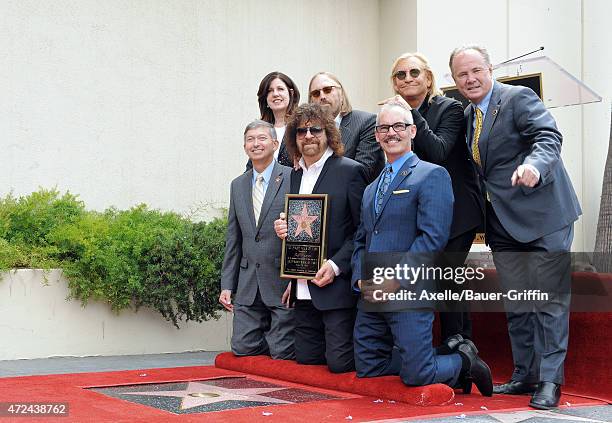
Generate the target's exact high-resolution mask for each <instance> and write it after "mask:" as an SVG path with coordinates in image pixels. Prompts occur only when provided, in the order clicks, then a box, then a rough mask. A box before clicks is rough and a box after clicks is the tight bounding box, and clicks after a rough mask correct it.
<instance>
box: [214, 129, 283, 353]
mask: <svg viewBox="0 0 612 423" xmlns="http://www.w3.org/2000/svg"><path fill="white" fill-rule="evenodd" d="M277 148H278V140H277V139H276V131H275V130H274V126H272V124H270V123H268V122H265V121H262V120H256V121H253V122H251V123H250V124H248V125H247V127H246V128H245V130H244V151H245V152H246V154H247V156H249V159H250V160H251V162H252V163H253V168H252V169H249V170H248V171H246V172H245V173H243V174H242V175H240V176H239V177H237V178H236V179H234V180H233V181H232V184H231V190H230V207H229V217H228V226H227V236H226V243H225V257H224V259H223V269H222V273H221V295H220V296H219V302H220V303H221V304H223V307H225V308H226V309H227V310H228V311H233V312H234V320H233V335H232V352H233V353H234V354H236V355H238V356H241V355H261V354H266V355H267V354H269V355H270V356H271V357H272V358H277V359H284V360H289V359H293V358H294V357H295V355H294V348H293V328H294V324H293V310H291V309H288V308H286V307H285V306H284V305H283V304H282V303H281V297H282V294H283V292H285V289H286V288H287V283H288V282H287V281H286V280H283V279H281V278H280V277H279V275H280V255H281V240H280V239H279V238H278V237H277V236H276V233H275V232H274V219H275V216H278V215H279V213H280V212H282V211H283V210H284V204H285V194H287V193H288V192H289V182H290V177H291V169H290V168H288V167H286V166H282V165H280V164H278V163H277V162H276V160H274V151H275V150H276V149H277ZM232 295H233V296H234V300H235V304H232V299H231V298H232Z"/></svg>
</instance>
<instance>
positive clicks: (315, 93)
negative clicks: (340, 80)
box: [310, 85, 340, 98]
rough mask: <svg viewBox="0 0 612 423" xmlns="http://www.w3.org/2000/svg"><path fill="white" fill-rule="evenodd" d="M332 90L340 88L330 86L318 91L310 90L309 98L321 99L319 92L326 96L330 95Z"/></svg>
mask: <svg viewBox="0 0 612 423" xmlns="http://www.w3.org/2000/svg"><path fill="white" fill-rule="evenodd" d="M334 88H340V87H336V86H335V85H330V86H328V87H323V88H321V89H320V90H312V91H311V92H310V96H311V97H313V98H319V97H321V91H323V94H325V95H327V94H329V93H331V92H332V90H333V89H334Z"/></svg>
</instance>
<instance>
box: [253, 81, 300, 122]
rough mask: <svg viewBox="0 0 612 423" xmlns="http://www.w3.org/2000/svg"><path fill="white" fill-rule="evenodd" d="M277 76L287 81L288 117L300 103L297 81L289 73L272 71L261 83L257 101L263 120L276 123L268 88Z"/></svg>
mask: <svg viewBox="0 0 612 423" xmlns="http://www.w3.org/2000/svg"><path fill="white" fill-rule="evenodd" d="M276 78H278V79H280V80H281V81H283V82H284V83H285V85H286V86H287V89H288V90H289V105H288V106H287V115H286V116H287V118H288V117H289V116H291V114H292V113H293V111H294V110H295V108H296V107H297V106H298V104H300V90H298V88H297V86H296V85H295V82H293V80H292V79H291V78H289V77H288V76H287V75H285V74H284V73H282V72H277V71H275V72H270V73H269V74H267V75H266V76H264V78H263V79H262V80H261V82H260V83H259V89H258V90H257V102H258V103H259V112H260V113H261V120H265V121H266V122H270V123H271V124H273V125H274V113H272V110H271V109H270V108H269V107H268V90H269V89H270V85H272V81H274V80H275V79H276Z"/></svg>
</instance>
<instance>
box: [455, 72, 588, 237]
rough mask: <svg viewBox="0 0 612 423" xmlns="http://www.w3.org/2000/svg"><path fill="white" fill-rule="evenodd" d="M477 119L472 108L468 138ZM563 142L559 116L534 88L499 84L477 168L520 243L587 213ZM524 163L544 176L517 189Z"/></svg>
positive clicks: (500, 215)
mask: <svg viewBox="0 0 612 423" xmlns="http://www.w3.org/2000/svg"><path fill="white" fill-rule="evenodd" d="M473 116H474V106H473V105H470V106H468V107H467V108H466V109H465V118H466V121H467V128H468V131H467V132H468V140H471V139H472V132H473V129H472V120H473ZM562 139H563V137H562V135H561V133H560V132H559V130H558V129H557V125H556V123H555V120H554V118H553V117H552V115H551V114H550V113H549V112H548V110H546V107H545V106H544V104H543V103H542V101H541V100H540V98H539V97H538V96H537V95H536V94H535V93H534V92H533V91H532V90H531V89H529V88H525V87H520V86H511V85H506V84H502V83H499V82H497V81H496V82H494V85H493V93H492V94H491V101H490V102H489V108H488V109H487V114H486V116H485V118H484V122H483V126H482V131H481V133H480V140H479V142H478V146H479V148H480V158H481V161H482V168H478V170H479V174H480V176H481V179H482V182H483V184H484V188H485V189H486V191H487V192H488V194H489V197H490V199H491V205H492V206H493V209H494V210H495V214H496V215H497V217H498V219H499V221H500V222H501V224H502V225H503V227H504V229H505V230H506V231H507V232H508V233H509V234H510V235H511V236H512V237H513V238H514V239H515V240H517V241H519V242H521V243H528V242H531V241H534V240H536V239H538V238H542V237H543V236H544V235H548V234H551V233H553V232H555V231H558V230H560V229H562V228H564V227H566V226H568V225H569V224H571V223H572V222H574V221H575V220H576V219H578V216H580V214H582V210H581V209H580V204H579V203H578V198H577V197H576V193H575V192H574V188H573V186H572V183H571V181H570V178H569V176H568V174H567V172H566V171H565V167H564V166H563V161H562V160H561V142H562ZM521 164H531V165H533V166H535V167H536V168H537V169H538V171H539V172H540V182H539V183H538V184H537V185H536V186H535V187H533V188H528V187H525V186H515V187H513V186H512V184H511V182H510V179H511V177H512V174H513V172H514V171H515V170H516V168H517V167H518V166H519V165H521Z"/></svg>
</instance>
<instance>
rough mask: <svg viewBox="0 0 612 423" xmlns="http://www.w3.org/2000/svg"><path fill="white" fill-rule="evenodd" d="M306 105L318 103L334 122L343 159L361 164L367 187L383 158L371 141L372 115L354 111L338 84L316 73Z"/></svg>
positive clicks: (336, 80)
mask: <svg viewBox="0 0 612 423" xmlns="http://www.w3.org/2000/svg"><path fill="white" fill-rule="evenodd" d="M308 102H309V103H318V104H319V105H320V106H321V107H323V108H324V109H325V110H326V111H327V112H328V113H329V114H330V116H331V118H332V119H334V121H335V122H336V128H338V129H339V130H340V138H341V140H342V145H343V146H344V157H348V158H349V159H353V160H356V161H358V162H359V163H361V164H363V165H364V166H365V168H366V170H367V172H368V183H369V182H372V181H373V180H374V179H376V177H377V176H378V175H379V174H380V171H381V170H382V168H383V167H384V165H385V156H384V154H383V152H382V150H381V149H380V145H379V144H378V143H377V142H376V138H375V137H374V125H375V123H376V115H374V114H373V113H368V112H364V111H361V110H354V109H353V108H352V106H351V103H350V101H349V99H348V96H347V95H346V91H345V90H344V88H343V87H342V84H341V83H340V81H339V80H338V77H336V76H335V75H334V74H332V73H330V72H319V73H317V74H316V75H315V76H313V77H312V79H311V80H310V84H309V85H308Z"/></svg>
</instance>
